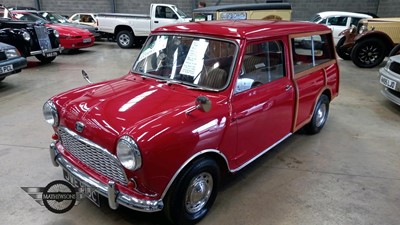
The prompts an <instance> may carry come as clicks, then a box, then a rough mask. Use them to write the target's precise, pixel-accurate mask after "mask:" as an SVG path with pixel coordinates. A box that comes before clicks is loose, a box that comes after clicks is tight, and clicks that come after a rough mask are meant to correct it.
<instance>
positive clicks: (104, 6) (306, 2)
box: [2, 0, 400, 20]
mask: <svg viewBox="0 0 400 225" xmlns="http://www.w3.org/2000/svg"><path fill="white" fill-rule="evenodd" d="M194 1H195V0H174V1H171V0H157V1H152V2H155V3H169V4H175V5H177V6H178V7H180V8H181V9H182V10H183V11H185V12H186V13H188V14H189V15H190V14H191V13H192V9H193V7H194V6H195V4H194ZM284 1H285V2H290V3H291V4H292V7H293V14H292V17H293V19H295V20H307V19H308V18H310V17H311V16H312V15H313V14H314V13H317V12H320V11H326V10H340V11H357V12H372V13H377V14H378V15H379V16H380V17H396V16H397V17H400V3H399V1H398V0H352V1H349V0H337V1H332V0H284ZM205 2H206V3H207V5H208V6H211V5H216V4H218V3H219V4H245V3H261V2H265V1H259V0H205ZM37 3H39V5H40V6H41V9H42V10H49V11H54V12H59V13H62V14H65V15H71V14H73V13H75V12H112V10H113V8H114V7H113V3H115V10H116V12H121V13H141V14H148V11H149V6H150V3H151V2H150V1H142V0H140V1H139V0H89V1H79V0H68V1H67V0H5V1H3V3H2V4H3V5H6V6H10V7H12V6H37Z"/></svg>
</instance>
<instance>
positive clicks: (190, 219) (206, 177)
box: [164, 158, 220, 224]
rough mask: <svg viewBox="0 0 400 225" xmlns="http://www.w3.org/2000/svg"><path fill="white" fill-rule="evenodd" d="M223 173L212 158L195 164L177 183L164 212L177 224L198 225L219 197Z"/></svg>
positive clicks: (168, 196) (200, 160) (169, 195)
mask: <svg viewBox="0 0 400 225" xmlns="http://www.w3.org/2000/svg"><path fill="white" fill-rule="evenodd" d="M219 182H220V170H219V167H218V165H217V163H216V162H215V161H214V160H212V159H208V158H201V159H198V160H196V161H194V162H193V163H192V164H191V165H190V166H189V168H187V169H186V170H185V171H184V172H183V173H182V174H181V175H180V176H179V177H178V178H177V180H176V181H175V182H174V184H173V186H172V187H171V188H170V190H169V192H168V194H167V197H166V205H165V208H164V212H165V214H166V216H167V218H168V219H169V220H170V221H171V222H172V223H174V224H194V223H197V222H198V221H200V220H201V219H202V218H204V217H205V215H206V214H207V213H208V211H209V210H210V208H211V206H212V205H213V203H214V201H215V198H216V197H217V193H218V186H219Z"/></svg>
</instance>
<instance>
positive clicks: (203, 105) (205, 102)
mask: <svg viewBox="0 0 400 225" xmlns="http://www.w3.org/2000/svg"><path fill="white" fill-rule="evenodd" d="M196 109H198V110H200V111H202V112H209V111H210V110H211V101H210V99H209V98H207V97H206V96H199V97H197V98H196V101H195V106H194V107H192V108H190V109H188V110H187V111H186V114H190V113H191V112H193V111H194V110H196Z"/></svg>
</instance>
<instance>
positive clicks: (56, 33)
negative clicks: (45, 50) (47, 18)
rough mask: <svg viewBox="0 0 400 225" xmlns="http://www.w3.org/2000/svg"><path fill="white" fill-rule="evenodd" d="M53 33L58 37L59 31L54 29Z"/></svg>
mask: <svg viewBox="0 0 400 225" xmlns="http://www.w3.org/2000/svg"><path fill="white" fill-rule="evenodd" d="M53 34H54V36H56V37H57V38H58V37H60V33H58V31H56V30H53Z"/></svg>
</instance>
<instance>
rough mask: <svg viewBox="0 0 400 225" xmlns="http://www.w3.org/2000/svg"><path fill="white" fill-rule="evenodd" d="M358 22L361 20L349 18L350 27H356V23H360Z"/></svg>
mask: <svg viewBox="0 0 400 225" xmlns="http://www.w3.org/2000/svg"><path fill="white" fill-rule="evenodd" d="M360 20H361V18H355V17H353V18H351V22H350V26H351V25H354V26H357V24H358V21H360Z"/></svg>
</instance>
